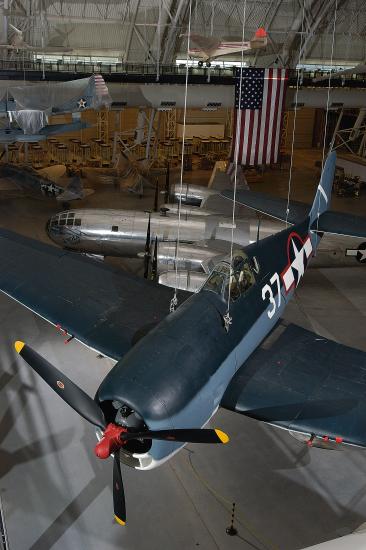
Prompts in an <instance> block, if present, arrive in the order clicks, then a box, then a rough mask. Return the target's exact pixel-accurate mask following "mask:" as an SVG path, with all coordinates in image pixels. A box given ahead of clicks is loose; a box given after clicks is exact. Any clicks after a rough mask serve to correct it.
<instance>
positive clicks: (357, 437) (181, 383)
mask: <svg viewBox="0 0 366 550" xmlns="http://www.w3.org/2000/svg"><path fill="white" fill-rule="evenodd" d="M334 168H335V154H334V153H332V154H330V156H329V157H328V160H327V162H326V164H325V167H324V170H323V174H322V177H321V181H320V184H319V186H318V189H317V192H316V196H315V199H314V203H313V205H312V207H311V208H310V211H309V207H308V206H307V205H304V204H302V205H301V204H299V203H297V204H296V205H294V207H293V205H292V204H290V215H289V220H290V223H291V225H290V226H289V227H287V228H286V229H284V230H283V231H281V232H279V233H277V234H276V235H273V236H270V237H267V238H265V239H262V240H260V241H259V242H256V243H253V244H251V245H249V246H246V247H238V246H235V247H234V250H233V254H232V256H230V257H227V258H226V259H225V260H223V261H220V262H219V263H218V264H217V265H216V266H215V268H214V269H213V271H212V273H211V275H210V277H209V278H208V280H207V281H206V283H205V284H204V285H203V287H202V288H201V290H200V292H198V293H197V294H193V295H191V296H190V297H189V298H187V295H186V294H185V293H181V292H180V293H179V294H178V302H179V306H178V307H177V308H176V309H175V311H173V312H171V313H169V304H170V305H172V303H171V298H172V291H171V290H170V289H167V288H164V287H161V286H160V287H159V286H158V285H156V284H155V283H154V282H151V281H146V280H144V279H142V278H137V277H135V276H133V275H131V274H127V273H121V272H119V271H117V270H115V268H113V267H111V266H106V265H104V264H103V263H97V262H93V261H92V260H90V259H88V258H85V257H80V256H79V255H76V254H74V253H72V252H65V251H62V250H58V249H57V248H55V247H54V246H48V245H46V244H43V243H39V242H37V241H34V240H32V239H28V238H25V237H22V236H20V235H17V234H16V233H13V232H10V231H6V230H4V229H1V230H0V255H1V258H2V268H1V271H0V290H1V291H2V292H4V293H6V294H7V295H8V296H10V297H11V298H13V299H15V300H17V301H18V302H20V303H22V304H24V305H25V306H26V307H28V308H29V309H31V310H32V311H34V312H36V313H37V314H38V315H40V316H42V317H43V318H44V319H46V320H48V321H49V322H51V323H53V324H55V325H56V324H59V325H61V326H62V327H63V328H64V329H65V330H66V331H67V332H68V333H69V334H71V335H73V336H74V337H75V338H77V339H78V340H80V341H81V342H83V343H84V344H86V345H87V346H89V347H91V348H93V349H94V350H98V352H99V353H102V354H104V355H107V356H109V357H111V358H113V359H115V360H116V361H117V363H116V365H115V366H114V367H113V369H112V370H111V371H110V372H109V373H108V374H107V376H106V377H105V378H104V380H103V381H102V383H101V385H100V387H99V389H98V390H97V393H96V395H95V398H94V399H92V398H91V397H89V396H88V395H87V394H86V393H85V392H84V391H83V390H82V389H81V388H79V387H78V386H76V385H75V384H74V383H73V382H72V381H71V380H69V379H68V378H67V377H66V376H65V375H64V374H62V373H61V372H60V371H59V370H58V369H57V368H56V367H54V366H53V365H51V364H50V363H49V362H48V361H47V360H46V359H45V358H43V357H41V356H40V355H39V354H38V353H37V352H36V351H34V350H33V349H31V348H30V347H29V346H28V345H27V344H25V343H24V342H22V341H21V340H19V341H17V342H16V343H15V349H16V351H17V352H18V353H19V354H20V356H21V357H22V358H23V359H24V360H25V361H26V362H27V363H28V365H29V366H30V367H31V368H33V369H34V370H35V371H36V372H38V373H39V374H40V376H41V377H42V378H43V379H44V380H45V381H46V383H47V384H49V386H50V387H51V388H52V389H53V390H54V391H55V392H56V393H57V394H58V395H59V396H60V397H61V398H62V399H63V400H64V401H65V402H66V403H68V404H69V405H70V406H71V407H72V408H73V409H74V410H75V411H76V412H78V413H79V414H80V415H81V416H82V417H84V418H85V419H86V420H88V421H89V422H90V423H91V424H92V425H94V426H96V428H97V429H98V433H99V438H100V441H99V442H98V444H97V445H96V448H95V453H96V455H97V457H99V458H101V459H107V458H108V457H109V456H113V464H114V466H113V476H114V481H113V501H114V513H115V517H116V520H117V521H118V522H119V523H120V524H125V522H126V508H125V498H124V490H123V484H122V475H121V462H122V463H124V464H127V465H128V466H130V467H133V468H136V469H139V470H147V469H152V468H155V467H157V466H159V465H160V464H162V463H164V462H165V461H166V460H168V459H169V458H170V457H172V456H173V455H174V454H175V453H177V452H178V451H179V449H181V448H182V447H183V445H184V443H186V442H193V443H194V442H200V443H226V442H227V441H228V437H227V436H226V434H224V433H223V432H221V431H220V430H211V429H203V427H204V426H205V425H206V424H207V423H208V422H209V421H210V419H211V418H212V417H213V416H214V415H215V412H216V411H217V410H218V408H219V407H224V408H226V409H229V410H231V411H234V412H236V413H239V414H243V415H248V416H250V417H252V418H255V419H257V420H259V421H263V422H266V423H269V424H272V425H274V426H278V427H280V428H282V429H285V430H288V431H290V433H292V434H294V435H295V436H296V437H298V438H302V439H304V440H305V441H307V442H308V443H309V444H314V445H316V444H321V445H322V446H324V447H327V448H332V447H334V446H342V445H345V446H346V445H351V446H358V447H362V448H365V447H366V426H365V420H364V419H365V416H366V402H365V391H366V381H365V376H364V372H365V368H366V354H365V353H364V352H361V351H357V350H355V349H351V348H349V347H346V346H343V345H341V344H338V343H336V342H333V341H331V340H328V339H326V338H319V337H318V336H317V335H316V334H314V333H312V332H309V331H307V330H304V329H302V328H300V327H298V326H296V325H291V324H290V325H288V326H286V325H285V324H283V323H281V317H282V315H283V312H284V310H285V308H286V305H287V304H288V302H289V300H290V299H291V298H292V296H293V294H294V291H295V289H296V287H297V285H298V284H299V283H300V281H301V279H302V277H303V275H304V272H305V270H306V267H307V265H308V263H309V262H310V261H311V258H312V256H313V255H314V254H315V253H316V249H317V246H318V244H319V241H320V239H321V237H322V234H323V232H325V231H329V232H333V233H342V234H351V235H357V236H360V237H365V236H366V220H365V219H362V218H359V219H355V218H354V217H352V216H347V215H343V214H339V213H335V214H334V213H332V212H328V208H329V203H330V197H331V187H332V181H333V176H334ZM224 195H226V196H229V197H232V196H233V193H232V191H229V192H227V193H224ZM237 199H238V200H239V202H241V203H243V204H249V206H251V207H252V208H258V205H259V199H258V196H257V200H253V199H250V198H248V194H247V193H245V192H239V193H238V196H237ZM254 203H255V204H254ZM262 210H265V211H266V212H268V213H269V214H271V215H274V216H277V217H281V216H283V215H284V213H285V211H286V204H285V207H284V205H283V203H280V202H279V199H272V200H271V199H270V198H268V197H267V198H264V199H263V204H262ZM24 266H26V269H24ZM44 273H47V277H46V278H45V277H44ZM173 305H174V302H173ZM175 305H176V304H175ZM19 330H20V331H21V330H22V328H21V327H19ZM269 333H271V334H270V337H269V338H267V339H266V337H267V336H268V335H269ZM20 336H21V334H20ZM264 339H266V341H265V345H264V344H263V345H262V346H261V347H259V346H260V344H261V342H263V340H264Z"/></svg>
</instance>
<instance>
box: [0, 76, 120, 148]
mask: <svg viewBox="0 0 366 550" xmlns="http://www.w3.org/2000/svg"><path fill="white" fill-rule="evenodd" d="M2 94H3V95H2V97H1V98H0V113H4V115H3V116H7V117H8V125H7V128H3V129H1V130H0V143H4V144H9V143H14V142H27V143H28V142H30V143H34V142H38V141H44V140H45V139H46V138H47V137H49V136H52V135H56V134H57V135H58V134H62V133H65V132H74V131H76V130H82V129H84V128H89V127H90V126H91V125H90V124H88V123H86V122H84V121H81V112H82V111H85V110H86V109H100V108H101V107H103V106H104V107H109V106H110V105H111V102H112V100H111V97H110V95H109V92H108V88H107V86H106V84H105V82H104V79H103V77H102V76H101V75H93V76H91V77H89V78H82V79H78V80H71V81H68V82H57V83H54V82H43V83H41V84H36V85H25V86H11V87H9V88H4V89H3V90H2ZM63 113H72V118H73V121H72V122H70V123H67V124H65V123H63V124H49V116H50V115H52V114H63Z"/></svg>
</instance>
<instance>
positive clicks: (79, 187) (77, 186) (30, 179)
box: [0, 163, 94, 203]
mask: <svg viewBox="0 0 366 550" xmlns="http://www.w3.org/2000/svg"><path fill="white" fill-rule="evenodd" d="M0 178H1V180H2V181H1V183H0V193H1V191H7V190H20V191H23V192H24V193H27V194H30V195H34V196H39V197H47V198H55V199H56V200H57V201H59V202H62V203H68V202H71V201H73V200H79V199H83V198H85V197H87V196H88V195H91V194H92V193H94V191H93V189H84V187H83V184H82V182H81V179H80V178H79V176H74V177H72V178H71V179H70V181H69V182H68V183H67V185H66V186H64V187H63V186H61V185H60V184H57V183H55V181H53V180H52V179H50V178H49V177H48V176H47V175H45V174H43V173H42V171H39V172H38V171H37V170H34V169H33V168H32V167H31V166H28V165H17V164H9V163H4V164H0ZM4 180H5V181H4Z"/></svg>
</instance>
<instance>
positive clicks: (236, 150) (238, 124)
mask: <svg viewBox="0 0 366 550" xmlns="http://www.w3.org/2000/svg"><path fill="white" fill-rule="evenodd" d="M246 9H247V0H244V2H243V26H242V34H241V43H242V50H241V59H240V82H239V98H238V111H239V116H237V117H236V129H235V148H234V195H233V212H232V220H231V243H230V275H229V284H228V297H227V307H226V313H225V315H224V317H223V318H224V323H225V329H226V331H227V332H228V331H229V327H230V325H231V324H232V318H231V317H230V299H231V278H232V276H233V265H232V264H233V248H234V226H235V208H236V189H237V173H238V158H239V141H240V139H239V138H240V133H241V119H242V117H241V110H240V107H241V93H242V85H243V65H244V47H243V46H244V31H245V18H246ZM234 108H236V107H235V106H234Z"/></svg>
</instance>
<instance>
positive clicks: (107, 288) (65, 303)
mask: <svg viewBox="0 0 366 550" xmlns="http://www.w3.org/2000/svg"><path fill="white" fill-rule="evenodd" d="M0 257H1V268H0V291H2V292H4V293H5V294H7V295H8V296H10V297H11V298H14V299H15V300H17V301H18V302H20V303H21V304H23V305H24V306H26V307H27V308H29V309H31V310H32V311H34V312H35V313H37V314H38V315H40V316H41V317H43V318H44V319H46V320H48V321H50V322H51V323H53V324H55V325H57V324H60V325H61V326H62V328H64V329H65V330H67V332H68V333H69V334H71V335H73V336H75V337H76V338H77V339H78V340H80V341H81V342H82V343H84V344H86V345H87V346H89V347H91V348H93V349H95V350H97V351H99V352H101V353H103V354H104V355H107V356H108V357H111V358H113V359H116V360H118V359H120V358H121V357H122V356H123V355H124V354H125V353H126V352H127V351H128V350H129V349H130V348H131V347H132V346H133V345H134V343H135V342H136V341H137V340H138V339H139V337H141V336H142V335H143V334H145V333H146V332H148V330H149V329H151V328H152V327H153V326H154V325H156V324H157V323H159V322H160V321H161V320H162V319H163V318H164V317H165V316H166V315H167V314H168V312H169V303H170V300H171V298H172V292H171V290H170V289H168V288H165V287H161V286H158V285H157V284H155V283H150V282H148V281H146V280H144V279H141V278H138V277H135V276H133V275H130V274H128V273H126V272H123V271H121V270H119V269H116V268H114V267H112V266H108V265H104V264H102V263H99V262H95V261H94V260H92V259H89V258H85V257H81V256H80V255H78V254H75V253H72V252H65V251H63V250H60V249H58V248H56V247H53V246H50V245H47V244H44V243H41V242H38V241H35V240H33V239H29V238H27V237H23V236H21V235H18V234H17V233H13V232H11V231H7V230H4V229H1V230H0ZM187 295H188V294H185V293H182V294H181V296H182V299H184V298H186V297H187ZM19 337H21V334H20V335H19Z"/></svg>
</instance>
